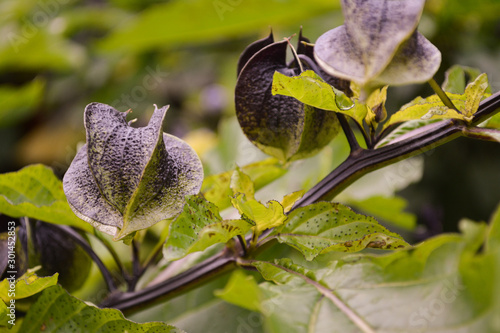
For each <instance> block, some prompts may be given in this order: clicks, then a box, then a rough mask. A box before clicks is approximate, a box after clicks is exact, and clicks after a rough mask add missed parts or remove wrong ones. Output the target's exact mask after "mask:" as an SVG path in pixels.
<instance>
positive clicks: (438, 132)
mask: <svg viewBox="0 0 500 333" xmlns="http://www.w3.org/2000/svg"><path fill="white" fill-rule="evenodd" d="M499 111H500V92H498V93H496V94H494V95H492V96H490V97H489V98H487V99H485V100H484V101H482V102H481V104H480V106H479V109H478V111H477V112H476V114H475V115H474V119H473V120H472V122H471V124H472V125H474V124H477V123H480V122H482V121H483V120H485V119H486V118H488V117H490V116H492V115H494V114H495V113H497V112H499ZM428 126H429V127H428V130H427V131H424V132H420V133H419V134H417V135H415V136H414V137H412V138H408V139H406V140H402V141H399V142H397V143H394V144H391V145H387V146H384V147H381V148H379V149H373V150H361V151H360V153H359V154H357V155H353V154H351V155H350V156H349V157H348V158H347V160H346V161H344V162H343V163H342V164H341V165H340V166H339V167H338V168H337V169H335V170H334V171H332V172H331V173H330V174H329V175H328V176H326V177H325V178H324V179H323V180H322V181H320V182H319V183H318V184H317V185H316V186H314V187H313V188H312V189H311V190H309V191H308V192H307V193H306V194H305V195H304V196H303V197H302V199H301V200H299V201H298V202H297V203H296V204H295V206H294V207H293V208H292V209H296V208H299V207H303V206H306V205H309V204H311V203H314V202H317V201H320V200H330V199H332V198H333V197H334V196H335V195H336V194H338V193H339V192H341V191H342V190H343V189H344V188H345V187H347V186H348V185H349V184H351V183H352V182H354V181H355V180H357V179H359V178H360V177H361V176H363V175H365V174H367V173H368V172H370V171H373V170H376V169H379V168H382V167H383V166H386V165H388V164H391V163H395V162H397V161H399V160H402V159H404V158H407V157H409V156H413V155H417V154H420V153H423V152H425V151H428V150H430V149H433V148H435V147H437V146H438V145H441V144H443V143H445V142H448V141H450V140H453V139H454V138H456V137H458V136H460V135H462V130H463V129H464V126H465V125H464V123H462V122H458V121H455V120H444V121H440V122H437V123H433V124H431V125H428ZM266 235H268V232H264V233H263V234H262V235H261V239H262V237H265V236H266ZM241 255H242V254H241V253H228V252H227V249H226V250H225V251H224V252H222V253H220V254H218V255H216V256H214V257H212V258H210V259H207V260H206V261H204V262H202V263H200V264H198V265H196V266H194V267H192V268H190V269H188V270H187V271H185V272H183V273H181V274H179V275H177V276H174V277H172V278H170V279H168V280H166V281H163V282H162V283H159V284H157V285H154V286H151V287H148V288H145V289H142V290H139V291H136V292H128V293H115V294H114V295H112V296H111V297H110V298H109V299H108V300H106V301H105V302H104V303H103V304H101V306H107V307H114V308H118V309H120V310H122V311H124V312H125V313H130V312H134V311H137V310H143V309H144V308H145V307H147V306H151V305H154V304H157V303H158V302H160V301H163V300H166V299H171V298H173V297H175V296H178V295H180V294H182V293H183V292H185V291H186V290H189V289H192V288H195V287H197V286H199V285H201V284H202V283H204V282H206V281H208V280H210V279H212V278H214V277H216V276H220V275H221V274H223V273H226V272H228V271H230V270H232V269H233V268H235V267H236V260H237V258H238V257H241Z"/></svg>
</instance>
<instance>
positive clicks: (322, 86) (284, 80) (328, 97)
mask: <svg viewBox="0 0 500 333" xmlns="http://www.w3.org/2000/svg"><path fill="white" fill-rule="evenodd" d="M272 93H273V95H284V96H290V97H294V98H296V99H298V100H299V101H301V102H302V103H304V104H308V105H311V106H314V107H316V108H318V109H323V110H329V111H335V112H341V113H345V114H347V115H351V114H350V112H348V110H349V109H351V108H352V107H353V106H354V103H353V102H352V101H351V100H350V99H349V98H348V97H347V96H346V95H345V94H344V93H343V92H341V91H340V90H337V89H335V88H334V87H333V86H331V85H330V84H328V83H326V82H325V81H324V80H323V79H322V78H321V77H319V76H318V75H317V74H316V73H315V72H313V71H311V70H307V71H305V72H302V73H300V75H299V76H291V77H290V76H287V75H284V74H282V73H280V72H275V73H274V76H273V85H272Z"/></svg>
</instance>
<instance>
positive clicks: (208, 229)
mask: <svg viewBox="0 0 500 333" xmlns="http://www.w3.org/2000/svg"><path fill="white" fill-rule="evenodd" d="M186 200H187V204H186V205H185V206H184V209H183V211H182V213H181V214H180V215H179V216H178V217H177V218H176V219H175V220H174V221H173V222H172V223H171V224H170V234H169V237H168V239H167V242H166V243H165V246H164V249H163V256H164V257H165V258H166V259H167V260H177V259H180V258H182V257H184V256H186V255H187V254H189V253H192V252H196V251H203V250H205V249H206V248H208V247H209V246H212V245H214V244H217V243H226V242H227V241H229V240H230V239H231V238H233V237H235V236H237V235H244V234H246V233H247V232H248V231H249V230H250V228H251V227H252V226H253V224H252V222H249V221H245V220H223V219H222V217H221V216H220V215H219V209H218V208H217V206H215V205H214V204H212V203H211V202H209V201H207V200H205V198H203V196H200V195H195V196H188V197H187V198H186Z"/></svg>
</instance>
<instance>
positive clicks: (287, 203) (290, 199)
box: [281, 190, 306, 213]
mask: <svg viewBox="0 0 500 333" xmlns="http://www.w3.org/2000/svg"><path fill="white" fill-rule="evenodd" d="M305 193H306V191H305V190H300V191H296V192H293V193H290V194H287V195H285V197H284V198H283V200H282V201H281V205H282V206H283V210H284V212H285V213H288V212H289V211H290V209H292V207H293V205H294V204H295V202H297V200H299V199H300V198H302V197H303V196H304V194H305Z"/></svg>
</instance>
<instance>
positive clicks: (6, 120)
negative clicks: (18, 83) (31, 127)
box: [0, 80, 45, 128]
mask: <svg viewBox="0 0 500 333" xmlns="http://www.w3.org/2000/svg"><path fill="white" fill-rule="evenodd" d="M44 86H45V85H44V82H43V81H41V80H33V81H31V82H30V83H28V84H26V85H24V86H22V87H20V88H14V87H7V86H0V101H2V104H1V106H0V128H4V127H9V126H14V125H16V124H18V123H19V122H21V121H23V120H25V119H26V118H28V117H29V116H31V115H32V114H33V112H34V111H36V108H37V106H38V104H39V103H40V101H41V99H42V97H43V91H44Z"/></svg>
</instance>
